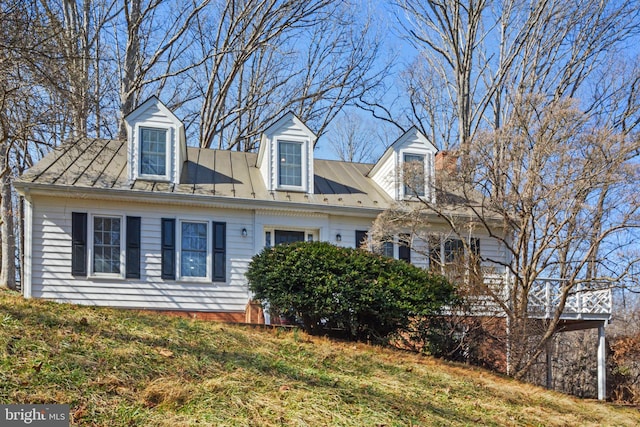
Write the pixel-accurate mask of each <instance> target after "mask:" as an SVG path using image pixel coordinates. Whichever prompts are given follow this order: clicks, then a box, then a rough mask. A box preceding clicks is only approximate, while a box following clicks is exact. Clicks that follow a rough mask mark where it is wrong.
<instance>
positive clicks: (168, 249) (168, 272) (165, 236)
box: [161, 218, 176, 280]
mask: <svg viewBox="0 0 640 427" xmlns="http://www.w3.org/2000/svg"><path fill="white" fill-rule="evenodd" d="M161 234H162V237H161V239H162V278H163V279H172V280H175V278H176V220H175V219H173V218H162V231H161Z"/></svg>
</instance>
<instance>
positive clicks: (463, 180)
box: [378, 96, 640, 377]
mask: <svg viewBox="0 0 640 427" xmlns="http://www.w3.org/2000/svg"><path fill="white" fill-rule="evenodd" d="M471 143H472V145H471V147H472V150H471V151H470V153H469V154H468V155H469V162H468V163H467V167H469V170H466V171H459V172H458V173H455V174H441V175H440V178H439V179H438V180H437V181H436V184H435V185H436V188H435V191H436V194H437V195H438V196H437V198H436V201H435V202H433V200H431V199H429V198H425V197H420V203H419V204H418V206H411V205H401V206H400V209H398V210H397V211H400V212H403V211H404V214H403V215H404V218H403V222H404V224H403V226H404V227H405V229H409V230H410V231H412V232H413V230H419V229H420V227H421V226H423V222H420V221H424V213H425V212H427V213H428V212H430V213H432V214H437V215H438V217H439V218H441V219H442V220H444V221H446V223H447V225H448V227H449V228H450V229H451V230H452V231H451V232H452V233H454V234H455V235H457V236H468V235H469V234H470V233H471V234H473V232H474V230H475V232H479V231H481V232H482V233H486V234H489V235H490V236H491V237H492V238H493V239H495V240H496V241H498V242H499V243H500V245H501V247H504V248H505V250H506V252H507V253H508V255H509V256H508V258H507V261H505V260H504V259H491V258H485V259H483V260H482V261H484V262H486V263H489V264H492V265H501V266H502V267H504V268H506V269H507V270H508V271H509V273H510V277H512V280H513V282H512V283H510V284H509V288H508V289H509V294H508V297H507V298H502V296H501V295H500V294H498V293H496V292H495V291H494V290H493V289H492V288H491V287H490V286H488V285H487V287H486V289H485V293H486V294H487V295H489V296H492V297H493V298H494V301H495V303H496V304H497V305H498V306H499V307H500V309H501V310H502V311H503V313H504V314H505V315H506V316H507V318H508V320H509V324H510V328H509V329H510V336H509V342H510V348H509V352H510V355H511V358H512V359H511V362H512V367H513V371H512V373H514V374H515V375H516V376H517V377H522V376H523V375H524V374H525V373H526V372H527V371H528V370H529V369H530V368H531V366H532V365H533V364H534V363H535V360H536V359H537V357H538V356H539V355H540V354H541V353H542V352H543V351H544V350H545V348H546V344H547V342H548V341H549V340H550V339H551V337H552V336H553V334H554V333H555V330H556V327H557V325H558V323H559V321H560V316H561V314H562V312H563V310H564V308H565V304H566V302H567V300H568V298H569V297H570V295H571V294H572V293H573V292H575V291H576V289H589V286H594V284H598V286H614V285H616V284H617V283H618V282H619V281H620V280H622V279H623V278H624V277H626V276H628V275H629V273H630V270H631V267H632V265H633V263H637V262H638V261H637V259H631V260H629V259H623V258H619V257H616V254H617V253H619V252H624V250H625V248H626V247H627V246H628V245H630V244H631V243H632V242H633V241H634V238H635V231H636V230H637V229H638V227H640V203H638V199H637V197H636V196H635V191H634V188H636V187H637V185H638V183H639V179H640V176H639V174H638V170H637V166H636V165H637V163H636V160H637V153H638V149H639V148H640V145H639V144H640V140H639V139H638V138H637V135H629V134H626V135H625V134H621V133H619V132H617V131H615V130H614V129H612V128H610V127H608V128H607V127H600V126H595V127H594V122H593V121H590V120H589V119H588V116H587V115H586V114H584V113H583V112H581V111H580V110H579V109H577V108H576V103H575V102H573V101H571V100H559V101H557V102H554V103H551V104H549V103H548V102H547V101H546V98H545V97H543V96H538V97H535V96H532V97H526V98H523V99H520V100H519V101H518V102H517V103H515V104H514V109H513V114H512V115H511V117H510V119H509V120H508V121H507V122H506V123H505V124H504V125H503V126H502V127H501V128H500V129H499V130H497V131H492V132H482V133H478V134H477V135H476V137H475V138H474V139H473V140H472V141H471ZM496 145H498V146H500V147H502V148H506V149H505V150H504V156H502V158H501V161H500V162H496V161H495V156H494V153H495V149H496V148H495V147H496ZM410 182H411V181H409V183H410ZM496 187H499V188H497V189H496ZM460 208H464V209H465V210H466V211H468V212H472V215H471V219H469V218H464V217H461V216H459V215H457V214H456V212H457V211H459V209H460ZM385 217H386V218H385ZM391 218H392V219H393V220H396V221H397V220H398V218H402V216H401V215H393V214H392V215H391ZM380 220H381V221H383V223H382V224H379V225H378V228H379V229H386V230H389V229H391V227H390V226H388V225H386V224H385V223H384V221H386V222H388V221H389V214H385V215H384V216H381V219H380ZM496 221H497V222H496ZM407 224H409V226H407ZM505 229H506V230H511V232H509V233H503V231H504V230H505ZM462 241H463V242H465V241H467V240H464V239H463V240H462ZM467 249H469V248H467ZM625 261H627V262H631V264H629V263H625ZM544 277H558V278H560V279H561V280H559V281H558V283H557V294H556V298H557V304H556V305H555V306H553V307H551V308H552V311H551V312H550V313H549V321H548V322H547V323H546V324H544V327H543V328H542V329H535V330H534V327H535V326H534V324H533V323H532V322H530V321H529V318H530V316H531V315H532V313H531V311H530V310H531V306H530V304H529V302H530V296H531V295H532V293H533V291H535V289H536V288H535V287H536V283H537V282H538V281H539V280H540V279H541V278H544Z"/></svg>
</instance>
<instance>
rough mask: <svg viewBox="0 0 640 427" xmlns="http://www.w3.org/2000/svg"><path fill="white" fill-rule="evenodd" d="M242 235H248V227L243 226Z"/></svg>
mask: <svg viewBox="0 0 640 427" xmlns="http://www.w3.org/2000/svg"><path fill="white" fill-rule="evenodd" d="M242 237H247V229H246V228H244V227H243V228H242Z"/></svg>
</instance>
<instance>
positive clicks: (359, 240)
mask: <svg viewBox="0 0 640 427" xmlns="http://www.w3.org/2000/svg"><path fill="white" fill-rule="evenodd" d="M368 239H369V237H368V236H367V232H366V231H364V230H356V248H362V247H363V245H366V243H367V241H368Z"/></svg>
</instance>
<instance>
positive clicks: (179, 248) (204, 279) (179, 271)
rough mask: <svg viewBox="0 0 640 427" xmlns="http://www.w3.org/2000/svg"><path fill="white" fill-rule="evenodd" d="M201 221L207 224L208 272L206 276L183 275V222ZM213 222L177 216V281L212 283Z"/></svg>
mask: <svg viewBox="0 0 640 427" xmlns="http://www.w3.org/2000/svg"><path fill="white" fill-rule="evenodd" d="M184 222H189V223H200V224H205V225H206V226H207V257H206V259H207V265H206V270H207V274H206V276H205V277H193V276H183V275H182V223H184ZM211 227H212V223H211V221H210V220H206V219H192V218H177V219H176V228H177V230H176V263H175V264H176V281H180V282H203V283H205V282H206V283H211V281H212V279H211V275H212V274H213V272H212V271H211V268H212V263H213V260H212V259H211V257H212V245H213V242H212V241H211V239H212V236H211V234H212V231H211Z"/></svg>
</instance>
